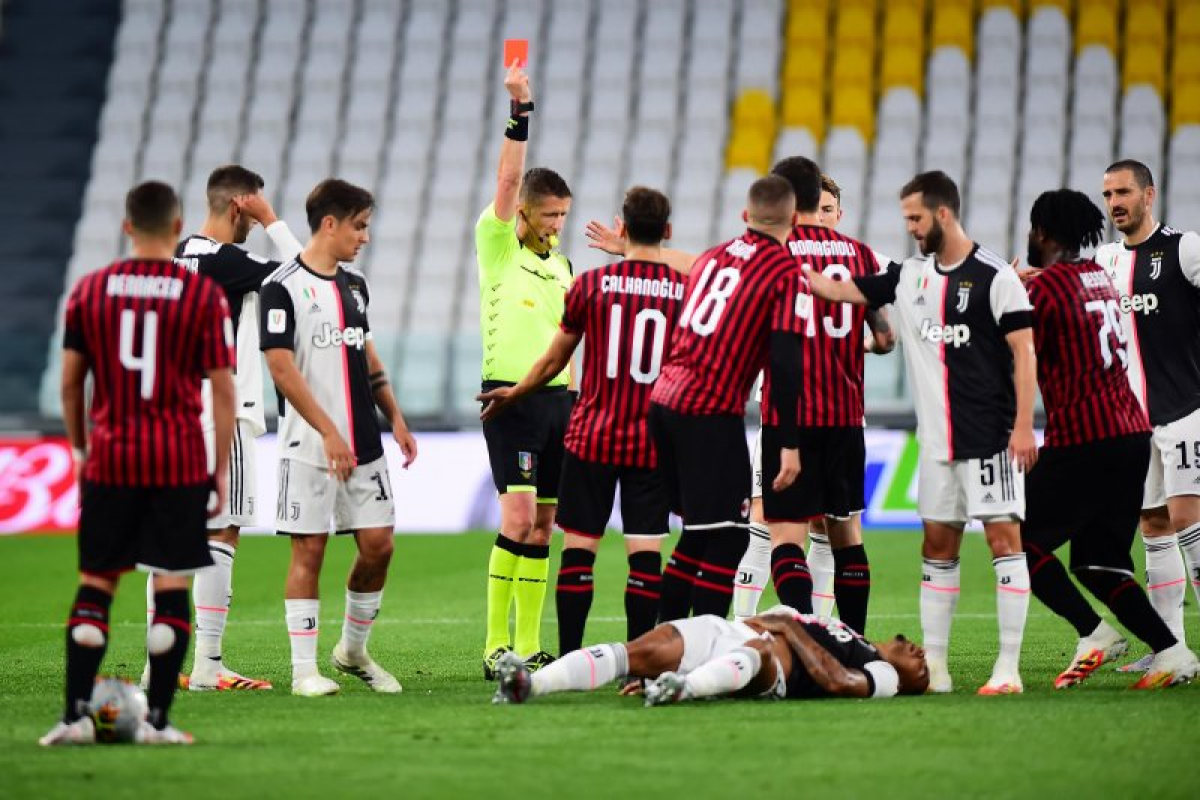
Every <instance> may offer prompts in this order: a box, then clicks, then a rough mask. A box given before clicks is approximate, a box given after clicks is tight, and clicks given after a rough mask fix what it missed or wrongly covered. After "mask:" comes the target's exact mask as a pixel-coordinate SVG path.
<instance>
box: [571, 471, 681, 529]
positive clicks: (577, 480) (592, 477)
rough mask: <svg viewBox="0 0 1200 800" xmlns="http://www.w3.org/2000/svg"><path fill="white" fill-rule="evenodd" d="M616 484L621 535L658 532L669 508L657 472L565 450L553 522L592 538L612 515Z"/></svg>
mask: <svg viewBox="0 0 1200 800" xmlns="http://www.w3.org/2000/svg"><path fill="white" fill-rule="evenodd" d="M618 485H620V487H621V523H622V525H621V527H622V528H623V529H624V533H625V535H626V536H638V537H664V536H666V535H667V532H668V525H669V519H670V510H669V508H668V504H667V492H666V489H665V488H664V487H663V482H662V474H661V473H660V472H659V471H658V470H657V469H651V468H649V467H623V466H616V465H613V464H601V463H599V462H598V461H587V460H585V459H582V458H580V457H579V456H577V455H575V454H574V453H572V452H571V451H569V450H568V451H567V453H566V456H565V457H564V459H563V470H562V487H561V491H560V493H559V498H558V514H557V515H556V519H555V522H557V523H558V527H560V528H562V529H563V530H564V531H566V532H567V533H575V534H578V535H580V536H587V537H589V538H593V539H598V538H600V537H601V536H603V535H604V531H605V529H606V528H607V527H608V519H609V517H610V516H612V509H613V502H614V500H615V499H616V492H617V486H618Z"/></svg>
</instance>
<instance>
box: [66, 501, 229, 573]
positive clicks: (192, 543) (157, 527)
mask: <svg viewBox="0 0 1200 800" xmlns="http://www.w3.org/2000/svg"><path fill="white" fill-rule="evenodd" d="M210 491H211V486H209V484H208V483H204V484H202V485H199V486H163V487H131V486H110V485H108V484H100V483H92V482H90V481H84V482H83V486H82V487H81V497H80V510H79V571H80V572H91V573H100V574H104V573H114V572H117V573H119V572H126V571H128V570H131V569H134V568H136V567H141V568H143V569H148V570H149V571H151V572H180V573H190V572H195V571H196V570H199V569H203V568H204V567H209V566H212V563H213V560H212V556H210V555H209V551H208V530H207V525H206V522H207V521H208V498H209V492H210Z"/></svg>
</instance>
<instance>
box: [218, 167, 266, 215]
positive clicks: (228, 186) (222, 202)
mask: <svg viewBox="0 0 1200 800" xmlns="http://www.w3.org/2000/svg"><path fill="white" fill-rule="evenodd" d="M266 185H267V182H266V181H264V180H263V178H262V175H259V174H258V173H257V172H252V171H250V170H248V169H246V168H245V167H243V166H241V165H239V164H226V165H225V166H223V167H217V168H216V169H214V170H213V171H212V174H210V175H209V176H208V187H207V195H208V210H209V211H212V212H214V213H217V214H220V213H223V212H224V211H226V210H227V209H228V208H229V204H230V202H232V200H233V198H234V197H237V196H238V195H242V194H254V193H255V192H257V191H258V190H259V189H262V188H263V187H264V186H266Z"/></svg>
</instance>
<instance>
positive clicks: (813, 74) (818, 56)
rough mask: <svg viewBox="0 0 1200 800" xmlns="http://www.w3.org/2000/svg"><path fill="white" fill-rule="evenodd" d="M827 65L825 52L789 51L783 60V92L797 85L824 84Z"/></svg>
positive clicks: (814, 50) (815, 50)
mask: <svg viewBox="0 0 1200 800" xmlns="http://www.w3.org/2000/svg"><path fill="white" fill-rule="evenodd" d="M825 65H826V60H825V51H824V50H820V51H818V50H817V49H816V48H814V49H813V50H799V51H797V50H788V53H787V56H786V57H785V58H784V59H783V87H784V89H783V90H784V91H785V92H786V91H787V87H788V86H791V85H793V84H795V83H804V82H813V83H824V82H825V74H826V72H827V70H826V66H825Z"/></svg>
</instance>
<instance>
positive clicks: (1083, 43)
mask: <svg viewBox="0 0 1200 800" xmlns="http://www.w3.org/2000/svg"><path fill="white" fill-rule="evenodd" d="M1093 44H1097V45H1102V46H1103V47H1107V48H1108V49H1109V50H1111V51H1112V52H1113V53H1116V52H1117V12H1116V9H1115V8H1112V7H1109V6H1106V5H1103V4H1094V5H1093V4H1091V3H1088V4H1085V5H1083V6H1082V7H1080V9H1079V19H1077V20H1076V21H1075V51H1076V52H1077V53H1078V52H1080V51H1082V50H1083V48H1085V47H1087V46H1089V45H1093Z"/></svg>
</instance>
